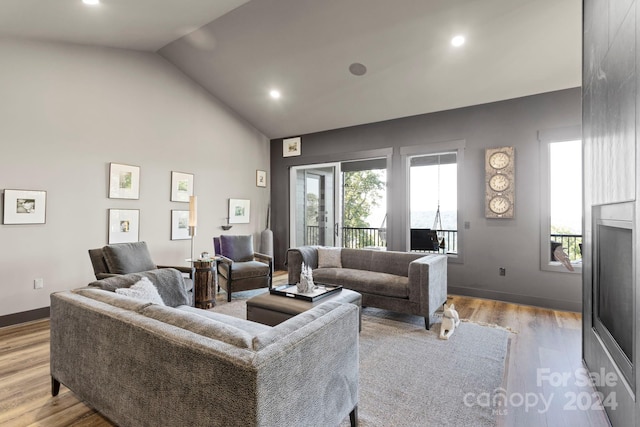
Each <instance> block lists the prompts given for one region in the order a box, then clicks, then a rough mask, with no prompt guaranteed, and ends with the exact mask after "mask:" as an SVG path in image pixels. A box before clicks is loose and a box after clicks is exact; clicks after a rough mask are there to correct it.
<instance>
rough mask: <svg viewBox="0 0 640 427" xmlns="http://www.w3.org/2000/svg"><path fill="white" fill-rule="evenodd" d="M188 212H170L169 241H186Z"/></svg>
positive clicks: (187, 236) (187, 235) (188, 237)
mask: <svg viewBox="0 0 640 427" xmlns="http://www.w3.org/2000/svg"><path fill="white" fill-rule="evenodd" d="M190 238H191V236H189V211H178V210H172V211H171V240H188V239H190Z"/></svg>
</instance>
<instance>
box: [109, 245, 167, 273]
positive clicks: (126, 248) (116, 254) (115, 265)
mask: <svg viewBox="0 0 640 427" xmlns="http://www.w3.org/2000/svg"><path fill="white" fill-rule="evenodd" d="M102 251H103V253H104V259H105V262H106V263H107V266H108V267H109V273H112V274H129V273H138V272H140V271H147V270H155V268H156V265H155V264H154V262H153V261H152V260H151V254H150V253H149V249H148V248H147V242H133V243H118V244H116V245H108V246H105V247H104V248H102Z"/></svg>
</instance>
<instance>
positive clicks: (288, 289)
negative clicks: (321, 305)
mask: <svg viewBox="0 0 640 427" xmlns="http://www.w3.org/2000/svg"><path fill="white" fill-rule="evenodd" d="M341 290H342V286H332V285H324V284H322V283H316V287H315V288H314V289H313V291H311V292H304V293H303V292H298V287H297V286H296V285H283V286H277V287H275V288H272V289H271V290H270V291H269V292H271V294H273V295H280V296H283V297H289V298H296V299H301V300H304V301H311V302H313V301H317V300H319V299H321V298H324V297H326V296H329V295H331V294H335V293H336V292H340V291H341Z"/></svg>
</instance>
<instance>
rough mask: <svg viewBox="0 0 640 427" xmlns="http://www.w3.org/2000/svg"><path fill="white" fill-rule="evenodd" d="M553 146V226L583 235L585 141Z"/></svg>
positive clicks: (551, 145) (551, 157) (551, 178)
mask: <svg viewBox="0 0 640 427" xmlns="http://www.w3.org/2000/svg"><path fill="white" fill-rule="evenodd" d="M549 146H550V149H549V159H550V171H551V174H550V181H549V182H550V183H551V186H550V187H551V194H550V197H551V198H550V200H551V225H552V226H556V227H563V228H568V229H569V230H570V231H572V232H573V233H575V234H582V141H579V140H578V141H564V142H553V143H551V144H549Z"/></svg>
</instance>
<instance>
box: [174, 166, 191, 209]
mask: <svg viewBox="0 0 640 427" xmlns="http://www.w3.org/2000/svg"><path fill="white" fill-rule="evenodd" d="M189 196H193V174H192V173H184V172H175V171H172V172H171V201H172V202H189Z"/></svg>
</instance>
